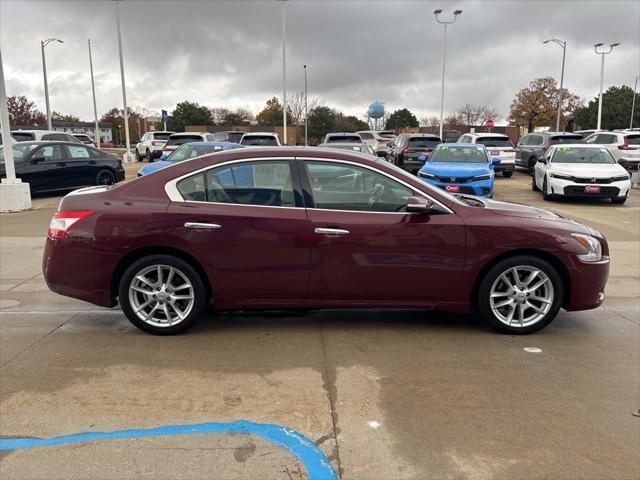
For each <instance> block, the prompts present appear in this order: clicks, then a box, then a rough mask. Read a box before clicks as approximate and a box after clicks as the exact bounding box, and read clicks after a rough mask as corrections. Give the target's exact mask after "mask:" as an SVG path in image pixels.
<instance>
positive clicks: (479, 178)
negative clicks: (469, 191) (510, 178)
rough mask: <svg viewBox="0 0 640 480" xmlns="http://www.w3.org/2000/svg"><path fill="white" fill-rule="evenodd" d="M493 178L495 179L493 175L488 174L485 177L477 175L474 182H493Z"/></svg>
mask: <svg viewBox="0 0 640 480" xmlns="http://www.w3.org/2000/svg"><path fill="white" fill-rule="evenodd" d="M491 178H493V175H491V174H490V173H487V174H484V175H476V176H475V177H473V180H474V181H475V180H491Z"/></svg>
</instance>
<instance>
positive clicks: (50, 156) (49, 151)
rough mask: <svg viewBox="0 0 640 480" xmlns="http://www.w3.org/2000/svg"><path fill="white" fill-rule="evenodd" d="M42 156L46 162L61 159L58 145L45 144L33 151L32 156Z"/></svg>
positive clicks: (60, 150)
mask: <svg viewBox="0 0 640 480" xmlns="http://www.w3.org/2000/svg"><path fill="white" fill-rule="evenodd" d="M37 157H43V158H44V160H45V161H46V162H57V161H60V160H62V159H63V154H62V148H60V145H47V146H45V147H40V148H39V149H38V150H36V151H35V153H34V154H33V157H32V158H37Z"/></svg>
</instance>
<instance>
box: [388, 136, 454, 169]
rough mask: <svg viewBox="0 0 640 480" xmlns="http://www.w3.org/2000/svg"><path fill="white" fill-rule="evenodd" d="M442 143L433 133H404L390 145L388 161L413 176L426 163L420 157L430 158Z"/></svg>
mask: <svg viewBox="0 0 640 480" xmlns="http://www.w3.org/2000/svg"><path fill="white" fill-rule="evenodd" d="M441 143H442V140H440V137H438V136H437V135H433V134H432V133H402V134H400V135H398V136H397V137H396V139H395V140H393V141H392V142H391V143H389V152H388V153H387V160H388V161H389V162H391V163H393V164H394V165H397V166H399V167H400V168H403V169H405V170H406V171H408V172H411V173H413V174H416V173H418V170H420V169H421V168H422V165H424V162H421V161H420V160H418V158H419V157H422V156H425V157H428V156H429V155H431V152H432V151H433V149H434V148H436V146H438V145H439V144H441Z"/></svg>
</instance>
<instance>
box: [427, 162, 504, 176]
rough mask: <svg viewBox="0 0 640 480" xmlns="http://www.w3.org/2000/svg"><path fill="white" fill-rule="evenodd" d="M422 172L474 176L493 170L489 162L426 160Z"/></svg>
mask: <svg viewBox="0 0 640 480" xmlns="http://www.w3.org/2000/svg"><path fill="white" fill-rule="evenodd" d="M420 171H421V172H425V173H430V174H432V175H438V176H441V177H444V176H449V175H450V176H452V177H473V176H476V175H484V174H487V173H491V172H492V171H493V170H492V169H491V166H490V165H489V164H488V163H462V162H429V161H427V162H425V164H424V166H423V167H422V168H421V169H420Z"/></svg>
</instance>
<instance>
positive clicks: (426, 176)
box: [418, 172, 436, 180]
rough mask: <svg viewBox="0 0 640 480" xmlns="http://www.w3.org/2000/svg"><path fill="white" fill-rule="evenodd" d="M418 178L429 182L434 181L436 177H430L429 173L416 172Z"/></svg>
mask: <svg viewBox="0 0 640 480" xmlns="http://www.w3.org/2000/svg"><path fill="white" fill-rule="evenodd" d="M418 176H419V177H422V178H428V179H430V180H435V179H436V176H435V175H431V174H430V173H424V172H418Z"/></svg>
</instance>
